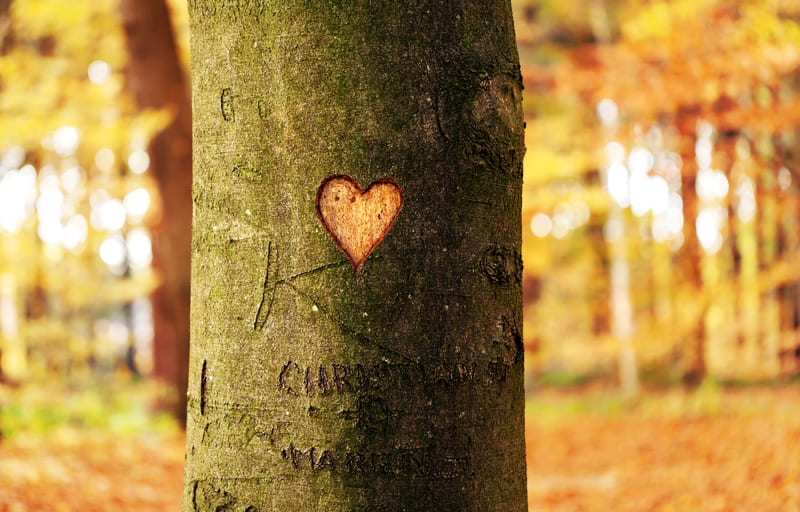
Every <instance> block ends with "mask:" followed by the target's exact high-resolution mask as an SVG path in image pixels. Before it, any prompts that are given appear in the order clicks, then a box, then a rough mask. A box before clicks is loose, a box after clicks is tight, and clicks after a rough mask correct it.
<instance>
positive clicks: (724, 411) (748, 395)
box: [0, 384, 800, 512]
mask: <svg viewBox="0 0 800 512" xmlns="http://www.w3.org/2000/svg"><path fill="white" fill-rule="evenodd" d="M73 423H74V422H73ZM107 427H109V426H107ZM115 428H116V430H115ZM109 430H110V431H109ZM527 437H528V470H529V475H528V476H529V478H528V491H529V501H530V510H531V512H538V511H544V512H549V511H558V512H561V511H564V512H566V511H576V512H577V511H580V512H587V511H603V512H608V511H615V512H617V511H618V512H623V511H636V512H639V511H659V512H669V511H703V512H713V511H745V512H751V511H752V512H756V511H757V512H770V511H776V512H796V511H798V510H800V386H797V385H796V384H795V385H794V386H786V387H780V388H775V387H770V388H748V389H739V390H721V389H719V388H717V387H715V386H704V387H702V388H700V389H699V390H696V391H685V390H669V391H661V392H651V393H647V394H646V395H644V398H640V399H636V400H623V399H621V398H619V397H617V396H616V395H614V394H613V393H611V392H609V391H607V390H603V389H583V390H572V391H564V390H548V389H545V390H537V391H536V393H535V394H534V398H533V399H531V401H530V403H529V406H528V436H527ZM182 471H183V437H182V435H181V434H180V433H179V432H176V431H172V430H170V429H169V428H163V426H162V427H159V428H157V429H153V430H151V431H148V429H147V428H145V427H144V426H141V425H139V426H138V427H137V428H136V429H127V430H126V429H120V428H119V427H114V426H113V425H112V426H110V427H109V428H104V429H98V428H96V427H92V428H83V427H82V428H76V427H75V425H70V424H69V423H66V424H59V425H54V426H53V428H51V429H49V430H47V431H46V435H45V434H44V433H43V432H38V433H33V434H30V433H25V432H19V431H18V432H16V433H14V434H13V435H11V436H7V437H6V438H5V439H3V440H2V441H0V512H7V511H8V512H17V511H19V512H23V511H57V512H68V511H85V512H93V511H106V510H109V511H115V512H127V511H131V512H132V511H137V512H148V511H175V510H178V509H179V507H180V498H181V487H182V478H183V474H182Z"/></svg>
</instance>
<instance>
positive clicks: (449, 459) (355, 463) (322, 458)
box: [281, 443, 470, 479]
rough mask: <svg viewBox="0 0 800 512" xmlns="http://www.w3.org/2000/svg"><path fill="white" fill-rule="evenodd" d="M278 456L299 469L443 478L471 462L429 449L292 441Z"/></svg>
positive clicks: (464, 469)
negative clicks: (342, 448) (347, 447)
mask: <svg viewBox="0 0 800 512" xmlns="http://www.w3.org/2000/svg"><path fill="white" fill-rule="evenodd" d="M281 457H282V458H283V459H285V460H286V461H287V462H289V463H290V464H291V466H292V468H293V469H295V470H298V471H302V470H307V471H330V472H331V473H343V474H350V475H356V474H362V475H411V476H415V475H418V476H425V477H435V478H444V479H449V478H456V477H458V476H461V475H464V474H466V472H467V470H468V469H469V465H470V461H469V457H454V456H450V455H442V454H439V453H437V452H436V451H434V450H432V449H430V448H414V449H397V450H392V451H385V452H376V453H361V452H355V451H347V452H344V453H338V454H337V453H335V452H334V451H332V450H320V449H318V448H316V447H314V446H312V447H310V448H307V449H305V450H302V449H299V448H297V447H295V446H294V444H293V443H292V444H290V445H289V446H288V447H287V448H285V449H283V450H281Z"/></svg>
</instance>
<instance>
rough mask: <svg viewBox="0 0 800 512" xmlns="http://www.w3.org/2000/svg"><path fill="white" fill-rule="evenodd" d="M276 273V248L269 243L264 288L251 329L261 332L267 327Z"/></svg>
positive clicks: (276, 282) (275, 283) (273, 295)
mask: <svg viewBox="0 0 800 512" xmlns="http://www.w3.org/2000/svg"><path fill="white" fill-rule="evenodd" d="M277 273H278V246H277V245H276V244H273V243H272V242H270V243H269V245H268V246H267V272H266V276H265V277H264V286H263V291H262V293H261V303H260V304H259V305H258V311H257V312H256V319H255V321H254V322H253V329H255V330H256V331H263V330H264V327H265V326H266V325H267V319H268V318H269V314H270V312H271V311H272V303H273V301H274V300H275V287H276V285H277V284H278V281H277V280H276V279H275V277H276V275H277Z"/></svg>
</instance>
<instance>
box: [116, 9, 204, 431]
mask: <svg viewBox="0 0 800 512" xmlns="http://www.w3.org/2000/svg"><path fill="white" fill-rule="evenodd" d="M121 10H122V16H123V22H124V26H125V32H126V35H127V38H126V42H127V47H128V54H129V60H128V75H127V87H128V90H129V91H130V92H131V94H132V95H133V97H134V99H135V100H136V102H137V104H138V105H139V106H140V107H141V108H152V109H167V110H169V111H170V112H171V113H173V115H174V117H173V119H172V121H171V122H170V124H169V125H168V126H167V127H166V128H165V129H164V130H163V131H161V132H160V133H159V134H157V135H156V136H155V137H154V138H153V140H151V141H150V144H149V147H148V153H149V155H150V171H151V172H152V173H153V175H154V177H155V179H156V181H157V183H158V187H159V192H160V195H161V198H162V204H163V207H162V211H163V215H162V218H161V221H160V222H159V224H158V225H156V226H155V227H154V229H153V268H154V269H155V271H156V272H157V273H158V275H159V278H160V279H161V284H160V286H159V287H158V288H157V289H156V290H155V292H154V293H153V294H152V297H151V299H152V301H153V324H154V326H153V327H154V337H153V357H154V361H153V373H154V375H155V377H156V378H159V379H161V380H162V381H164V382H167V383H168V384H170V385H171V386H172V387H173V388H174V391H175V397H174V402H173V401H170V403H169V404H165V405H167V406H168V407H169V409H171V410H172V412H173V413H174V414H175V416H176V417H178V418H180V419H181V420H183V419H184V418H185V417H186V383H187V379H188V368H189V284H190V281H191V273H190V271H189V260H190V251H191V222H192V202H191V187H192V160H191V156H192V155H191V105H190V103H189V95H188V87H187V84H186V81H185V79H184V76H183V72H182V70H181V66H180V61H179V58H178V51H177V47H176V45H175V39H174V36H173V32H172V26H171V25H170V19H169V13H168V11H167V6H166V4H165V2H164V0H121Z"/></svg>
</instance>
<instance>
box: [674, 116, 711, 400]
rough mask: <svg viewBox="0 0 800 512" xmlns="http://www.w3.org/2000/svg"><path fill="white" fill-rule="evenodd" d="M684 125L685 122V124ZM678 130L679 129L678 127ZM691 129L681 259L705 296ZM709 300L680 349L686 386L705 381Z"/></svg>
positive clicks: (689, 278)
mask: <svg viewBox="0 0 800 512" xmlns="http://www.w3.org/2000/svg"><path fill="white" fill-rule="evenodd" d="M684 121H685V120H684ZM679 126H680V125H679ZM692 128H693V127H690V126H685V125H684V126H682V128H681V133H682V134H684V139H686V140H685V141H683V143H682V144H683V147H682V150H681V159H682V160H683V169H682V173H681V193H682V194H681V197H682V198H683V212H684V213H683V218H684V222H683V236H684V239H683V257H684V261H685V263H684V265H683V270H684V272H685V280H686V283H687V284H688V285H689V286H692V287H693V288H694V289H695V290H696V293H697V294H698V295H701V296H702V294H703V293H704V284H703V274H702V268H703V248H702V247H701V245H700V240H699V239H698V238H697V225H696V222H697V216H698V214H699V213H700V201H699V198H698V197H697V190H696V187H695V181H696V179H697V163H696V160H695V154H694V142H695V141H694V138H691V137H689V134H690V133H692V130H691V129H692ZM707 311H708V300H706V299H705V298H703V299H702V300H701V302H700V311H698V312H697V313H696V315H697V317H696V318H697V319H696V320H695V323H694V326H693V327H692V328H690V329H689V331H688V333H687V334H686V340H685V342H684V346H683V370H682V371H683V380H684V382H685V383H687V384H689V385H698V384H700V383H701V382H702V381H703V379H704V378H705V377H706V372H707V368H706V327H705V323H706V313H707Z"/></svg>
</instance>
